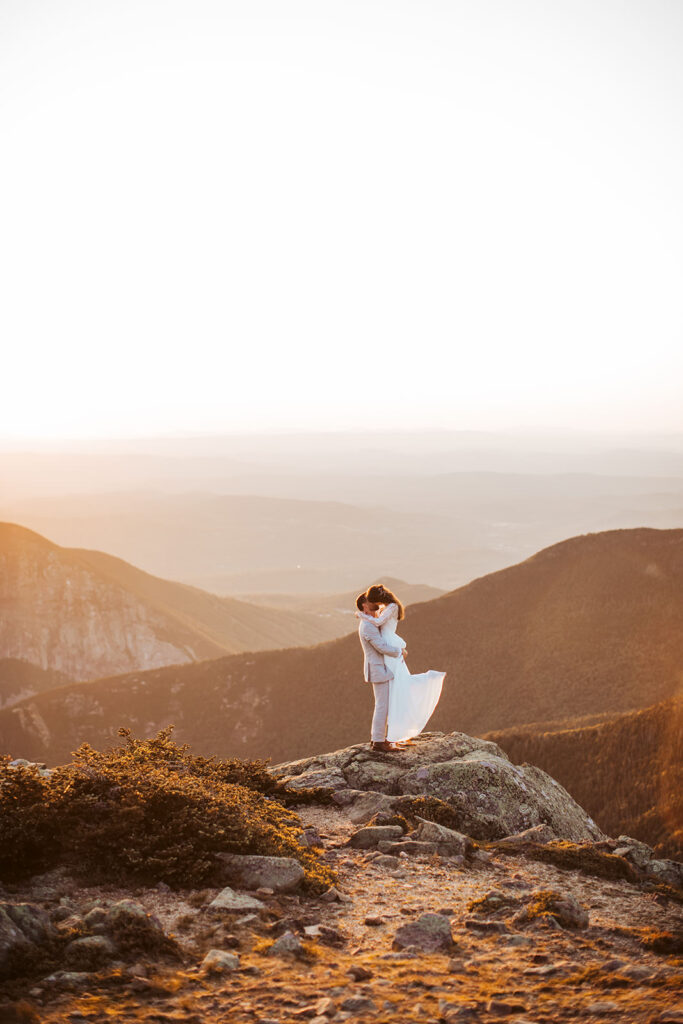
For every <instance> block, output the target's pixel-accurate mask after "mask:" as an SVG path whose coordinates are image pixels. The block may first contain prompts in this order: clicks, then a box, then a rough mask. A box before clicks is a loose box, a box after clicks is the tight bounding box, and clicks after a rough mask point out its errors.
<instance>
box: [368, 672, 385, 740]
mask: <svg viewBox="0 0 683 1024" xmlns="http://www.w3.org/2000/svg"><path fill="white" fill-rule="evenodd" d="M372 689H373V693H374V694H375V712H374V714H373V716H372V727H371V730H370V741H371V742H372V743H381V742H382V740H383V739H385V738H386V735H387V716H388V714H389V683H388V682H385V683H373V684H372Z"/></svg>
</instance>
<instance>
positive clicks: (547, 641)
mask: <svg viewBox="0 0 683 1024" xmlns="http://www.w3.org/2000/svg"><path fill="white" fill-rule="evenodd" d="M682 580H683V530H667V531H658V530H651V529H639V530H633V531H631V530H625V531H611V532H609V533H603V534H587V535H584V536H582V537H576V538H570V539H569V540H567V541H563V542H561V543H560V544H558V545H553V546H552V547H551V548H549V549H545V550H544V551H541V552H539V553H537V554H536V555H534V556H532V557H531V558H529V559H527V560H525V561H524V562H521V563H519V564H518V565H517V566H513V567H511V568H509V569H503V570H500V571H499V572H497V573H493V574H490V575H489V576H485V577H481V578H480V579H478V580H475V581H473V582H472V583H470V584H467V585H466V586H465V587H462V588H459V590H456V591H453V592H451V593H450V594H446V595H444V596H442V597H438V598H436V599H434V600H432V601H428V602H426V603H423V604H416V605H413V606H411V607H410V608H409V609H408V613H407V616H406V619H405V620H404V622H402V623H401V633H402V635H403V636H405V638H406V640H407V643H408V649H409V657H408V662H409V665H410V667H411V669H412V670H413V671H422V670H424V669H426V668H435V669H440V670H442V671H444V670H446V671H447V672H448V674H447V677H446V683H445V686H444V691H443V695H442V698H441V702H440V704H439V706H438V708H437V710H436V712H435V714H434V716H433V717H432V719H431V721H430V723H429V728H430V729H440V730H442V731H452V729H453V728H457V729H459V730H462V731H465V732H468V733H469V734H471V735H481V734H483V733H487V732H491V731H495V730H500V729H502V728H507V727H509V726H512V725H516V724H519V723H522V722H529V721H539V722H540V721H544V720H548V719H566V718H569V717H576V716H577V715H579V716H580V715H582V714H602V713H605V714H608V713H615V712H619V711H627V710H629V709H634V708H639V707H646V706H649V705H652V704H655V703H657V702H658V701H661V700H665V699H668V698H670V697H671V696H673V695H674V694H675V693H676V692H677V690H678V688H679V686H680V665H681V664H683V637H682V636H681V631H680V629H679V628H678V624H679V623H680V621H681V615H683V586H682V585H681V581H682ZM399 596H400V595H399ZM371 705H372V697H371V693H370V690H369V688H368V686H367V684H364V683H363V682H362V660H361V652H360V648H359V646H358V641H357V639H356V637H354V636H347V637H343V638H341V639H338V640H333V641H329V642H327V643H322V644H319V645H317V646H314V647H309V648H298V649H285V650H279V651H264V652H259V653H250V654H241V655H232V656H227V657H222V658H219V659H215V660H207V661H202V662H198V663H195V664H192V665H186V666H177V667H173V668H167V669H163V668H162V669H154V670H150V671H148V672H133V673H127V674H125V675H118V676H112V677H105V678H101V679H99V680H95V681H93V682H90V683H83V684H80V685H79V686H78V687H74V686H67V687H62V688H61V689H60V690H59V691H55V692H53V693H52V694H51V693H47V694H44V695H42V696H40V697H36V698H34V699H30V700H28V701H23V702H20V703H19V704H18V705H16V706H15V707H14V708H13V709H12V710H11V711H5V712H0V742H1V744H2V747H3V748H4V749H8V750H11V751H12V753H13V754H14V755H15V756H27V757H32V758H34V759H40V760H46V761H52V762H53V763H54V762H59V761H60V760H63V759H64V758H65V757H67V756H68V754H69V753H70V752H71V751H72V750H73V749H75V748H76V746H78V744H79V743H80V742H81V741H82V740H84V739H87V740H88V741H93V742H101V743H102V742H110V741H111V740H112V738H113V737H114V736H115V732H116V729H118V727H119V726H121V725H126V726H130V727H132V728H134V729H135V730H136V731H140V730H141V729H142V730H143V731H144V732H145V733H146V734H148V733H150V732H152V731H157V730H158V729H160V728H162V727H164V726H166V725H168V724H170V723H175V725H176V727H177V730H178V736H179V738H181V739H182V740H183V741H184V742H190V743H192V745H193V746H194V747H196V748H197V749H198V750H200V751H202V752H204V753H206V754H212V753H218V755H219V756H226V755H230V756H249V757H271V758H273V759H274V760H275V761H278V760H280V761H284V760H292V759H294V758H296V757H302V756H306V755H310V754H311V753H313V752H315V750H324V749H327V750H335V749H339V748H340V747H343V746H348V745H350V744H352V743H356V742H358V741H359V739H363V738H364V737H365V736H366V735H367V732H368V728H369V722H370V717H371ZM46 737H47V738H46Z"/></svg>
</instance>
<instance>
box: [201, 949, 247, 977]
mask: <svg viewBox="0 0 683 1024" xmlns="http://www.w3.org/2000/svg"><path fill="white" fill-rule="evenodd" d="M239 965H240V958H239V957H238V956H236V955H235V954H234V953H228V952H226V951H225V950H224V949H210V950H209V952H208V953H207V954H206V956H205V957H204V959H203V960H202V962H201V967H200V970H201V971H202V972H203V973H204V974H222V973H224V972H225V971H236V970H237V968H238V967H239Z"/></svg>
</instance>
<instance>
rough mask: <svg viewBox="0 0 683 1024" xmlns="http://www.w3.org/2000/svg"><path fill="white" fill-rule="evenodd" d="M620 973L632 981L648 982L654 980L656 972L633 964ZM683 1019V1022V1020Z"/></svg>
mask: <svg viewBox="0 0 683 1024" xmlns="http://www.w3.org/2000/svg"><path fill="white" fill-rule="evenodd" d="M620 973H621V974H623V975H624V977H625V978H630V979H631V980H632V981H646V980H647V979H649V978H654V975H655V972H654V971H652V970H650V968H649V967H641V966H640V964H631V965H629V966H628V967H624V968H623V970H622V971H621V972H620ZM681 1019H682V1020H683V1018H681Z"/></svg>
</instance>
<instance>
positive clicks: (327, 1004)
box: [315, 996, 337, 1017]
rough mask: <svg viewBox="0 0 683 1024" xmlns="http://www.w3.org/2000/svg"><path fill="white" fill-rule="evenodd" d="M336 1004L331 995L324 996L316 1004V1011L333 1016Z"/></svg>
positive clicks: (321, 1014)
mask: <svg viewBox="0 0 683 1024" xmlns="http://www.w3.org/2000/svg"><path fill="white" fill-rule="evenodd" d="M336 1008H337V1007H336V1004H335V1001H334V999H330V997H329V996H322V997H321V998H320V999H319V1000H318V1002H317V1003H316V1004H315V1012H316V1013H317V1014H318V1015H319V1016H321V1017H322V1016H328V1017H331V1016H332V1015H333V1013H334V1012H335V1010H336Z"/></svg>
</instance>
